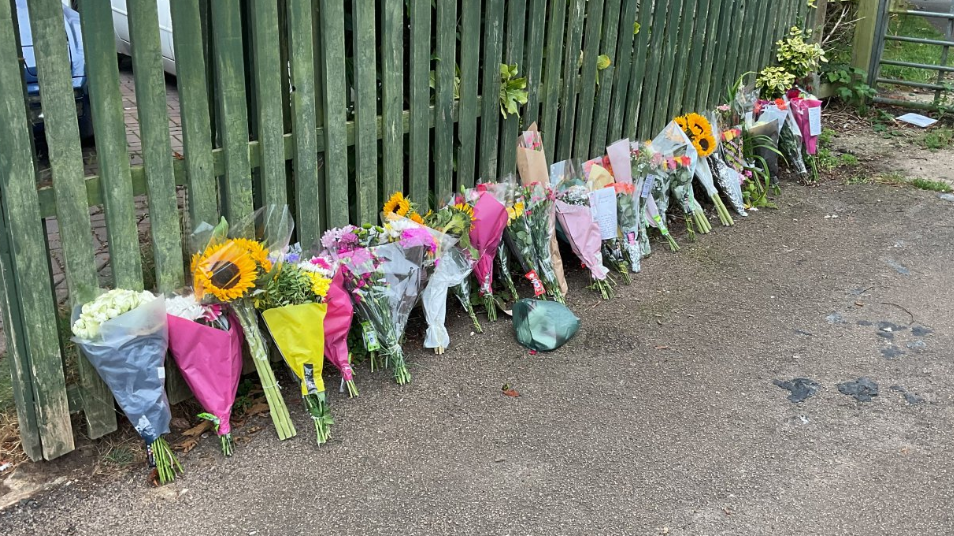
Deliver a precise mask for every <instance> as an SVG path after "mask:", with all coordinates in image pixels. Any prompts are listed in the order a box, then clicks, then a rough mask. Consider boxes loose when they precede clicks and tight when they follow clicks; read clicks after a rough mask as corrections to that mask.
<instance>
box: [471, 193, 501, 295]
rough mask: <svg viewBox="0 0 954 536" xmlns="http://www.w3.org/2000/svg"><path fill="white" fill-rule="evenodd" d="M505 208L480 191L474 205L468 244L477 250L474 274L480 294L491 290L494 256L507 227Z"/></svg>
mask: <svg viewBox="0 0 954 536" xmlns="http://www.w3.org/2000/svg"><path fill="white" fill-rule="evenodd" d="M507 220H508V217H507V208H506V207H504V206H503V203H501V202H500V201H498V200H497V198H496V197H494V196H493V194H491V193H489V192H486V191H485V192H481V194H480V199H478V200H477V203H476V204H475V205H474V225H473V227H472V228H471V230H470V244H471V246H473V247H474V249H476V250H477V254H478V256H477V263H476V264H475V265H474V276H476V277H477V281H478V282H480V288H479V291H480V294H481V295H483V294H486V293H488V292H490V291H491V286H492V283H493V273H494V258H495V257H496V256H497V246H498V245H499V244H500V240H501V239H502V238H503V232H504V229H506V228H507Z"/></svg>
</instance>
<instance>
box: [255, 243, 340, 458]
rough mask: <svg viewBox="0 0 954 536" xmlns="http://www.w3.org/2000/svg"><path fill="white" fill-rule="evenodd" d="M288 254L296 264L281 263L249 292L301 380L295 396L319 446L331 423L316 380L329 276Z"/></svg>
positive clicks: (322, 386) (321, 361)
mask: <svg viewBox="0 0 954 536" xmlns="http://www.w3.org/2000/svg"><path fill="white" fill-rule="evenodd" d="M293 258H294V259H296V260H298V262H284V263H283V264H282V265H281V266H280V267H279V268H278V271H277V273H275V275H274V276H273V277H272V278H270V279H269V280H268V281H267V282H266V283H265V285H264V287H263V288H262V289H261V290H260V291H259V292H257V293H256V294H255V298H254V300H255V308H256V309H258V310H259V311H261V313H262V318H263V319H264V320H265V325H266V326H267V327H268V331H269V332H270V333H271V335H272V340H273V341H275V346H276V347H278V351H279V352H280V353H281V354H282V358H284V359H285V363H286V364H287V365H288V366H289V368H291V369H292V371H293V372H294V373H295V375H296V376H298V379H299V380H300V381H301V395H302V398H303V399H304V401H305V407H306V408H308V413H309V414H310V415H311V419H312V421H314V423H315V435H316V441H317V443H318V444H319V445H322V444H324V443H325V442H326V441H328V437H329V436H330V433H331V425H332V424H334V419H333V418H332V417H331V413H330V412H329V410H328V405H327V403H326V398H325V384H324V381H323V380H322V378H321V370H322V366H323V365H324V361H325V360H324V349H325V337H324V323H325V317H326V316H327V314H328V304H327V303H325V300H326V297H327V295H328V290H329V289H330V288H331V278H329V277H327V275H328V274H327V272H323V271H322V270H321V269H320V268H319V267H318V264H317V263H314V264H313V263H312V259H308V260H305V261H302V260H301V259H300V257H299V256H298V255H296V256H295V257H293ZM316 260H317V259H316ZM286 261H288V259H286Z"/></svg>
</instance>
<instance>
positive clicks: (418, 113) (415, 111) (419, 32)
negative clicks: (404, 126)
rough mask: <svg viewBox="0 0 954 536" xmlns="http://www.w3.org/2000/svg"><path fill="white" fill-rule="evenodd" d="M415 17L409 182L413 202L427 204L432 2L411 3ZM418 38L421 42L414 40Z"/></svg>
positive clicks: (412, 47)
mask: <svg viewBox="0 0 954 536" xmlns="http://www.w3.org/2000/svg"><path fill="white" fill-rule="evenodd" d="M409 2H410V14H411V72H410V76H409V78H408V84H409V95H408V96H409V97H410V98H409V101H410V106H411V108H410V110H411V132H410V135H409V136H408V143H409V144H410V146H409V148H408V175H409V176H408V179H409V182H410V189H409V193H410V194H411V199H413V200H415V201H416V202H418V203H424V202H426V201H427V193H428V191H429V189H430V188H429V186H430V158H429V152H430V145H431V131H430V129H429V128H428V120H429V118H428V112H429V111H430V106H429V104H430V100H431V87H430V68H431V41H430V38H425V37H424V36H429V35H431V1H430V0H409ZM415 36H417V39H414V37H415Z"/></svg>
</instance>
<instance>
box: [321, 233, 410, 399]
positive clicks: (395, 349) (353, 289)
mask: <svg viewBox="0 0 954 536" xmlns="http://www.w3.org/2000/svg"><path fill="white" fill-rule="evenodd" d="M371 229H373V228H371V227H370V226H368V228H365V229H364V230H365V231H369V230H371ZM329 233H330V234H331V235H330V236H329ZM382 233H383V231H378V230H377V229H374V230H373V232H370V233H362V232H361V231H360V230H359V228H357V227H354V226H347V227H344V228H342V229H332V230H331V231H328V232H327V233H325V237H323V238H322V244H323V245H325V247H329V246H332V247H335V248H336V249H337V251H336V255H337V256H338V258H339V259H340V261H339V262H340V263H341V264H342V269H343V270H344V273H345V288H347V289H348V291H349V292H350V293H351V299H352V301H353V302H354V306H355V309H356V310H357V311H358V313H359V314H360V315H361V316H362V317H363V318H364V319H365V322H367V323H368V324H369V325H370V327H371V328H372V329H373V332H371V331H368V330H366V331H365V337H366V339H373V340H368V341H367V342H368V349H369V350H372V351H373V350H375V349H377V347H379V346H380V347H381V348H382V350H383V352H384V354H385V356H386V357H387V360H388V363H389V364H390V365H393V367H394V378H395V380H396V381H397V383H398V384H399V385H404V384H406V383H409V382H410V381H411V374H410V372H408V370H407V363H406V361H405V359H404V351H403V350H402V349H401V344H400V341H401V337H402V335H403V334H404V328H405V326H406V325H407V319H408V316H409V315H410V313H411V309H413V308H414V305H415V304H416V303H417V298H418V294H419V293H420V290H421V270H422V265H423V264H424V250H425V246H423V245H420V242H419V240H421V239H422V238H423V237H421V236H419V235H418V234H417V233H411V234H409V235H408V237H407V238H402V239H400V240H399V241H398V242H394V243H386V244H384V245H379V246H372V244H373V243H374V241H376V240H377V241H380V235H381V234H382ZM342 246H344V247H342ZM371 333H373V335H371Z"/></svg>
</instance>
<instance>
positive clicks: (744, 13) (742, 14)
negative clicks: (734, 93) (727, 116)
mask: <svg viewBox="0 0 954 536" xmlns="http://www.w3.org/2000/svg"><path fill="white" fill-rule="evenodd" d="M740 3H741V5H742V7H741V8H739V15H738V17H737V19H736V20H737V21H738V24H737V27H738V28H740V30H741V31H742V38H741V39H738V40H736V41H734V42H733V45H732V49H731V52H730V54H729V56H728V58H727V59H726V65H725V69H726V70H725V73H726V75H725V76H723V77H722V79H723V80H727V81H728V82H727V84H728V85H729V86H731V85H734V84H735V82H736V81H737V80H738V79H739V77H741V76H742V74H743V73H746V72H748V71H749V69H748V68H747V66H746V65H744V64H743V61H742V60H740V56H741V54H742V47H743V44H742V43H743V42H749V40H750V39H751V38H752V35H751V31H752V25H753V24H754V23H753V22H752V21H753V18H754V17H755V11H756V8H754V7H753V0H736V5H737V6H738V5H739V4H740Z"/></svg>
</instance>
